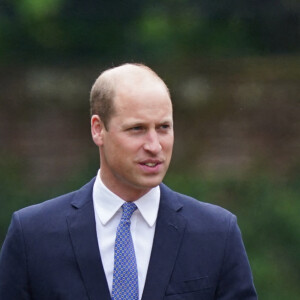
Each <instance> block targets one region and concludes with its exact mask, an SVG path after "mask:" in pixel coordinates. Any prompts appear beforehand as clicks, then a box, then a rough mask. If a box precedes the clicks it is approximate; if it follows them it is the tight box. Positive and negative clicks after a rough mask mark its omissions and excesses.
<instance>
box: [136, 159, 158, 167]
mask: <svg viewBox="0 0 300 300" xmlns="http://www.w3.org/2000/svg"><path fill="white" fill-rule="evenodd" d="M161 163H162V161H161V160H145V161H142V162H140V164H141V165H144V166H147V167H151V168H154V167H156V166H157V165H160V164H161Z"/></svg>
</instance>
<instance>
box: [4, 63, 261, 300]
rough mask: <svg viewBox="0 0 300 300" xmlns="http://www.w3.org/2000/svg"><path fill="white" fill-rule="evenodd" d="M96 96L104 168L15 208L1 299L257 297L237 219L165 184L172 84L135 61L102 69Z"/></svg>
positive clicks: (94, 120) (95, 124) (94, 127)
mask: <svg viewBox="0 0 300 300" xmlns="http://www.w3.org/2000/svg"><path fill="white" fill-rule="evenodd" d="M90 101H91V112H92V117H91V132H92V137H93V140H94V142H95V144H96V145H97V146H98V147H99V153H100V161H101V168H100V170H99V172H98V174H97V176H96V178H94V179H93V180H92V181H91V182H89V183H88V184H86V185H85V186H84V187H82V188H81V189H80V190H78V191H75V192H72V193H70V194H67V195H63V196H60V197H58V198H56V199H52V200H50V201H46V202H44V203H41V204H38V205H35V206H31V207H28V208H25V209H22V210H20V211H18V212H16V213H14V215H13V219H12V223H11V225H10V228H9V231H8V234H7V237H6V240H5V242H4V245H3V248H2V251H1V256H0V299H3V300H17V299H38V300H40V299H41V300H43V299H51V300H53V299H63V300H65V299H70V300H71V299H72V300H76V299H78V300H84V299H91V300H96V299H100V300H109V299H113V300H118V299H130V300H136V299H143V300H160V299H168V300H176V299H186V300H192V299H219V300H221V299H222V300H225V299H238V300H239V299H249V300H250V299H257V296H256V292H255V288H254V286H253V281H252V275H251V270H250V267H249V263H248V259H247V255H246V252H245V249H244V246H243V242H242V238H241V235H240V231H239V228H238V226H237V223H236V217H235V216H234V215H232V214H231V213H230V212H228V211H226V210H224V209H222V208H220V207H217V206H214V205H211V204H206V203H202V202H200V201H197V200H195V199H192V198H190V197H188V196H185V195H181V194H178V193H176V192H174V191H172V190H170V189H169V188H168V187H166V186H165V185H164V184H162V183H161V182H162V180H163V178H164V176H165V174H166V172H167V169H168V166H169V163H170V159H171V155H172V148H173V139H174V138H173V117H172V104H171V100H170V94H169V91H168V88H167V87H166V85H165V84H164V82H163V81H162V80H161V79H160V78H159V77H158V75H157V74H155V73H154V72H153V71H152V70H151V69H149V68H148V67H146V66H143V65H136V64H125V65H122V66H119V67H116V68H113V69H110V70H107V71H105V72H103V73H102V74H101V75H100V77H99V78H98V79H97V80H96V82H95V84H94V86H93V88H92V91H91V99H90Z"/></svg>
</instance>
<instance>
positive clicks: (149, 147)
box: [144, 130, 162, 154]
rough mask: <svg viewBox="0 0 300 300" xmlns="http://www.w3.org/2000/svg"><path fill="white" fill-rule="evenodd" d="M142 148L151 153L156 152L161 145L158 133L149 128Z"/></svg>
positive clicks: (159, 149)
mask: <svg viewBox="0 0 300 300" xmlns="http://www.w3.org/2000/svg"><path fill="white" fill-rule="evenodd" d="M144 149H145V150H146V151H148V152H151V153H152V154H158V153H159V152H160V151H161V149H162V146H161V144H160V141H159V137H158V134H157V132H156V131H155V130H151V131H149V132H148V134H147V140H146V142H145V143H144Z"/></svg>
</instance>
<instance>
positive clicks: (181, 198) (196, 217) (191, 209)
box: [162, 186, 236, 225]
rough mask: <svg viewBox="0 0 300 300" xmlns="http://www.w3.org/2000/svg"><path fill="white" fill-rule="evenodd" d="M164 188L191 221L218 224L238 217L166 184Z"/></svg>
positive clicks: (165, 192) (182, 213) (184, 215)
mask: <svg viewBox="0 0 300 300" xmlns="http://www.w3.org/2000/svg"><path fill="white" fill-rule="evenodd" d="M162 190H163V193H164V194H168V195H169V197H168V198H170V199H171V200H170V201H171V202H174V201H176V202H177V205H176V206H177V208H179V207H180V212H181V215H182V216H183V217H185V218H186V219H187V220H189V221H191V222H195V223H198V221H200V220H201V222H203V221H206V222H207V223H209V224H216V225H217V224H224V222H225V223H228V222H230V221H232V220H234V219H236V217H235V215H234V214H232V213H231V212H230V211H228V210H227V209H225V208H223V207H221V206H218V205H215V204H211V203H207V202H203V201H200V200H197V199H195V198H193V197H191V196H188V195H185V194H181V193H179V192H176V191H173V190H171V189H170V188H168V187H166V186H163V187H162ZM175 199H176V200H175ZM172 205H173V204H172Z"/></svg>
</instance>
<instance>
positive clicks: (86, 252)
mask: <svg viewBox="0 0 300 300" xmlns="http://www.w3.org/2000/svg"><path fill="white" fill-rule="evenodd" d="M93 184H94V180H92V181H91V182H90V183H88V184H87V185H86V186H84V187H83V188H82V189H80V190H79V191H78V192H77V193H76V194H75V197H74V199H73V201H72V205H73V211H72V212H71V213H70V214H69V215H68V216H67V224H68V228H69V232H70V236H71V241H72V245H73V249H74V253H75V257H76V259H77V263H78V266H79V269H80V272H81V276H82V279H83V282H84V284H85V287H86V290H87V293H88V296H89V299H90V300H96V299H100V298H101V299H103V300H110V299H111V298H110V293H109V289H108V285H107V281H106V276H105V273H104V269H103V265H102V261H101V257H100V252H99V247H98V241H97V234H96V223H95V214H94V207H93V201H92V190H93Z"/></svg>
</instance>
